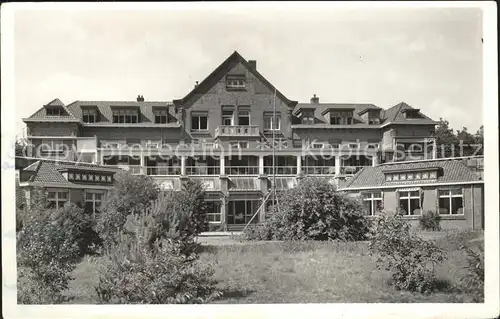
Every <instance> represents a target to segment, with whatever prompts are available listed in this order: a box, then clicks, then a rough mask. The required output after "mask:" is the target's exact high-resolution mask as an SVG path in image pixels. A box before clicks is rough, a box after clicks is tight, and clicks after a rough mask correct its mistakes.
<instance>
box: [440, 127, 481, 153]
mask: <svg viewBox="0 0 500 319" xmlns="http://www.w3.org/2000/svg"><path fill="white" fill-rule="evenodd" d="M449 124H450V123H449V122H448V121H446V120H444V119H442V118H440V119H439V123H438V125H437V126H436V130H435V136H436V145H437V146H438V153H437V155H438V157H458V156H473V155H483V154H484V153H483V131H484V130H483V126H481V127H480V128H479V129H478V131H477V132H476V134H474V135H473V134H471V133H469V132H468V130H467V128H466V127H463V128H462V130H457V131H456V133H455V132H454V131H453V129H452V128H450V126H449Z"/></svg>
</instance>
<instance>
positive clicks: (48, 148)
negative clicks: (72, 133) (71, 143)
mask: <svg viewBox="0 0 500 319" xmlns="http://www.w3.org/2000/svg"><path fill="white" fill-rule="evenodd" d="M64 148H65V145H64V142H63V141H61V140H45V141H44V142H43V143H42V144H41V148H40V151H41V153H42V154H63V153H64Z"/></svg>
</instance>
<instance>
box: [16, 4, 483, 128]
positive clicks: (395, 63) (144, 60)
mask: <svg viewBox="0 0 500 319" xmlns="http://www.w3.org/2000/svg"><path fill="white" fill-rule="evenodd" d="M14 28H15V29H14V39H15V41H14V59H15V60H14V73H15V104H16V118H17V122H16V130H17V131H18V132H21V131H22V128H23V127H24V123H23V122H22V120H21V118H23V117H28V116H30V115H31V114H32V113H34V112H35V111H36V110H37V109H39V108H40V107H42V106H43V105H44V104H46V103H48V102H50V101H51V100H53V99H54V98H56V97H57V98H59V99H61V100H62V102H64V103H65V104H69V103H71V102H73V101H75V100H121V101H123V100H135V98H136V96H137V95H139V94H141V95H143V96H144V98H145V99H146V100H150V101H171V100H173V99H177V98H182V97H184V96H185V95H186V94H187V93H188V92H189V91H190V90H191V89H192V88H193V86H194V83H195V81H202V80H203V79H204V78H205V77H207V76H208V74H209V73H211V72H212V71H213V70H214V69H215V68H216V67H217V66H218V65H219V64H220V63H222V62H223V61H224V60H225V59H226V58H227V57H228V56H229V55H230V54H231V53H232V52H233V51H235V50H236V51H238V52H239V53H240V54H241V55H242V56H243V57H244V58H245V59H247V60H257V69H258V70H259V72H260V73H261V74H262V75H263V76H264V77H266V78H267V79H268V80H269V81H270V82H271V83H273V84H274V85H275V86H276V87H277V88H278V89H279V90H280V91H281V92H282V93H283V94H284V95H285V96H286V97H288V98H289V99H292V100H297V101H299V102H308V101H309V99H310V97H311V96H312V95H313V94H317V96H318V97H319V98H320V102H332V103H373V104H375V105H377V106H380V107H382V108H385V109H387V108H389V107H391V106H393V105H396V104H398V103H399V102H401V101H404V102H406V103H408V104H410V105H411V106H413V107H415V108H419V109H420V110H421V111H422V112H423V113H424V114H426V115H427V116H429V117H431V118H433V119H435V120H439V118H441V117H442V118H445V119H446V120H448V121H449V122H450V125H451V126H452V127H453V128H454V129H461V128H462V127H463V126H465V127H467V128H468V129H469V131H470V132H473V133H475V132H476V130H477V129H478V128H479V126H480V125H482V122H483V120H482V113H483V112H482V107H483V99H482V93H483V92H482V90H483V83H482V82H483V80H482V77H483V73H482V72H483V71H482V65H483V64H482V63H483V58H482V54H483V52H482V51H483V50H482V42H481V38H482V16H481V11H480V9H477V8H411V9H410V8H407V9H401V8H398V9H387V8H385V9H381V8H379V9H375V8H370V9H367V8H350V9H346V8H340V7H338V6H336V7H332V8H327V7H322V8H316V7H314V6H310V7H301V8H300V9H297V8H290V9H288V10H287V9H285V8H284V7H276V8H270V7H267V8H266V9H257V8H253V9H252V8H249V7H248V6H246V7H236V6H235V7H233V6H231V5H225V6H219V7H210V8H208V7H207V8H204V7H201V6H197V5H196V3H192V8H191V9H186V8H185V7H184V9H182V10H181V9H176V10H174V9H168V10H149V9H144V10H141V11H138V10H133V11H131V10H100V11H96V10H94V11H89V10H86V11H82V10H80V11H76V10H59V11H54V10H43V11H39V10H36V11H35V10H31V11H27V10H22V11H17V12H16V13H15V15H14Z"/></svg>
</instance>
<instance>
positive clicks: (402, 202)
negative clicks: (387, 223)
mask: <svg viewBox="0 0 500 319" xmlns="http://www.w3.org/2000/svg"><path fill="white" fill-rule="evenodd" d="M399 207H400V208H401V210H402V211H403V213H404V215H420V214H421V209H420V191H418V190H417V191H408V192H399Z"/></svg>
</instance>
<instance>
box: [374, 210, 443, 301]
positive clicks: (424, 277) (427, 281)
mask: <svg viewBox="0 0 500 319" xmlns="http://www.w3.org/2000/svg"><path fill="white" fill-rule="evenodd" d="M369 249H370V253H371V254H372V255H377V256H378V258H377V268H379V269H380V268H385V270H388V271H390V272H391V275H392V280H393V285H394V286H395V287H396V288H397V289H400V290H409V291H418V292H430V291H432V290H434V289H435V288H436V284H437V280H436V277H435V270H434V267H435V265H436V264H438V263H441V262H443V261H444V259H445V255H444V252H443V250H442V249H441V248H439V247H438V246H437V245H436V244H435V243H434V242H432V241H426V240H424V239H422V238H420V237H419V236H417V235H416V234H415V233H414V232H412V231H411V226H410V224H409V223H408V222H406V221H405V220H404V219H403V218H402V216H401V215H400V214H399V213H396V214H394V215H392V216H388V215H387V214H385V213H381V214H380V215H378V216H377V217H376V219H375V220H374V223H373V226H372V229H371V230H370V243H369Z"/></svg>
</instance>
